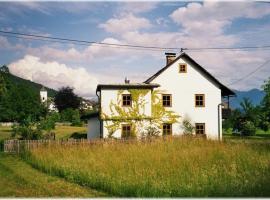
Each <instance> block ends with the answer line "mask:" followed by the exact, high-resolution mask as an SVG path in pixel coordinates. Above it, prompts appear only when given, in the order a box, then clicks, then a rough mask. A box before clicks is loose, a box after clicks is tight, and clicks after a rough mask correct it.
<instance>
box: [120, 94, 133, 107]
mask: <svg viewBox="0 0 270 200" xmlns="http://www.w3.org/2000/svg"><path fill="white" fill-rule="evenodd" d="M124 96H130V105H124V101H127V100H124ZM122 107H132V96H131V94H122Z"/></svg>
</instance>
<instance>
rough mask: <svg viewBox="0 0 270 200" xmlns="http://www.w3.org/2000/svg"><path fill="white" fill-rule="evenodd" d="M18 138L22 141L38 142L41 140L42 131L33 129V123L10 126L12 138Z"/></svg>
mask: <svg viewBox="0 0 270 200" xmlns="http://www.w3.org/2000/svg"><path fill="white" fill-rule="evenodd" d="M17 135H18V136H19V137H20V139H23V140H38V139H42V138H43V135H42V131H41V130H40V129H37V128H36V127H35V124H34V123H28V124H20V125H15V126H12V136H13V137H15V136H17Z"/></svg>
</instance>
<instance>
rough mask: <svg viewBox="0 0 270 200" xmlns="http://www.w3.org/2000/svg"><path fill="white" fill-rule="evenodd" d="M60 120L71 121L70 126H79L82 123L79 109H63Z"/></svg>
mask: <svg viewBox="0 0 270 200" xmlns="http://www.w3.org/2000/svg"><path fill="white" fill-rule="evenodd" d="M61 121H62V122H71V126H81V125H82V122H81V119H80V112H79V110H73V109H71V108H68V109H66V110H63V111H62V112H61Z"/></svg>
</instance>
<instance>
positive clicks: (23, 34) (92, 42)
mask: <svg viewBox="0 0 270 200" xmlns="http://www.w3.org/2000/svg"><path fill="white" fill-rule="evenodd" d="M0 33H5V34H11V35H20V36H30V37H34V38H42V39H51V40H59V41H67V42H75V43H84V44H97V45H106V46H117V47H134V48H144V49H159V50H180V48H179V47H177V48H174V47H157V46H142V45H131V44H114V43H106V42H95V41H86V40H77V39H68V38H60V37H49V36H42V35H34V34H26V33H18V32H11V31H0Z"/></svg>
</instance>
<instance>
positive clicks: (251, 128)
mask: <svg viewBox="0 0 270 200" xmlns="http://www.w3.org/2000/svg"><path fill="white" fill-rule="evenodd" d="M241 131H242V134H243V135H255V133H256V127H255V125H254V123H253V122H252V121H244V122H243V123H242V126H241Z"/></svg>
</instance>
